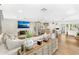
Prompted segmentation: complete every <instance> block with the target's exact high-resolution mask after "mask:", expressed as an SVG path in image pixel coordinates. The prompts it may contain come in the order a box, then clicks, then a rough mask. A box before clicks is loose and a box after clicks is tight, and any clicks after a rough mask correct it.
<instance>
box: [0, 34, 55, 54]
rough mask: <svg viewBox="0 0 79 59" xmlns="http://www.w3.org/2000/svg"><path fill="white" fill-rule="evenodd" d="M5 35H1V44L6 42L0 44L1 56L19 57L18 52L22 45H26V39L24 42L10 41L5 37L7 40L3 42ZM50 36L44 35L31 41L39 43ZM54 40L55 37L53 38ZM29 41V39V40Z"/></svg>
mask: <svg viewBox="0 0 79 59" xmlns="http://www.w3.org/2000/svg"><path fill="white" fill-rule="evenodd" d="M2 37H3V34H1V35H0V42H1V41H5V42H6V43H5V42H1V44H0V55H17V51H18V49H20V48H21V45H22V44H24V42H25V40H26V39H23V40H20V39H17V38H16V39H15V40H13V39H10V38H7V37H6V36H5V40H3V38H2ZM49 37H50V35H49V34H43V35H40V36H38V37H32V38H30V39H32V40H33V42H34V44H36V43H37V40H43V39H44V38H49ZM52 38H54V37H52ZM27 39H29V38H27Z"/></svg>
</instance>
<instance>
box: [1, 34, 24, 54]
mask: <svg viewBox="0 0 79 59" xmlns="http://www.w3.org/2000/svg"><path fill="white" fill-rule="evenodd" d="M3 41H6V43H5V42H3ZM24 41H25V40H19V39H17V38H16V40H11V39H10V38H7V37H6V40H3V34H0V43H1V44H0V55H17V51H18V49H20V46H21V45H22V44H23V43H24Z"/></svg>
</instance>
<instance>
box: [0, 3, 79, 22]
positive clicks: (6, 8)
mask: <svg viewBox="0 0 79 59" xmlns="http://www.w3.org/2000/svg"><path fill="white" fill-rule="evenodd" d="M42 8H46V9H47V11H46V12H42V11H41V9H42ZM1 9H2V10H3V15H4V18H10V19H23V18H27V19H30V18H31V19H32V20H42V19H43V20H45V21H53V20H54V21H55V20H57V21H63V20H65V21H66V20H67V21H70V20H78V19H79V5H77V4H76V5H75V4H74V5H72V4H70V5H69V4H57V5H56V4H48V5H45V4H41V5H40V4H36V5H34V4H29V5H28V4H26V5H25V4H4V5H2V6H1Z"/></svg>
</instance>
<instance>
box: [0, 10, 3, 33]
mask: <svg viewBox="0 0 79 59" xmlns="http://www.w3.org/2000/svg"><path fill="white" fill-rule="evenodd" d="M2 19H3V14H2V10H0V33H2Z"/></svg>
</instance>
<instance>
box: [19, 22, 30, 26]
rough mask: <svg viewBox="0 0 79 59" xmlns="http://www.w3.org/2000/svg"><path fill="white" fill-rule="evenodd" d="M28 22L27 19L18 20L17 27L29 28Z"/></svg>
mask: <svg viewBox="0 0 79 59" xmlns="http://www.w3.org/2000/svg"><path fill="white" fill-rule="evenodd" d="M29 27H30V22H28V21H18V28H29Z"/></svg>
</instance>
